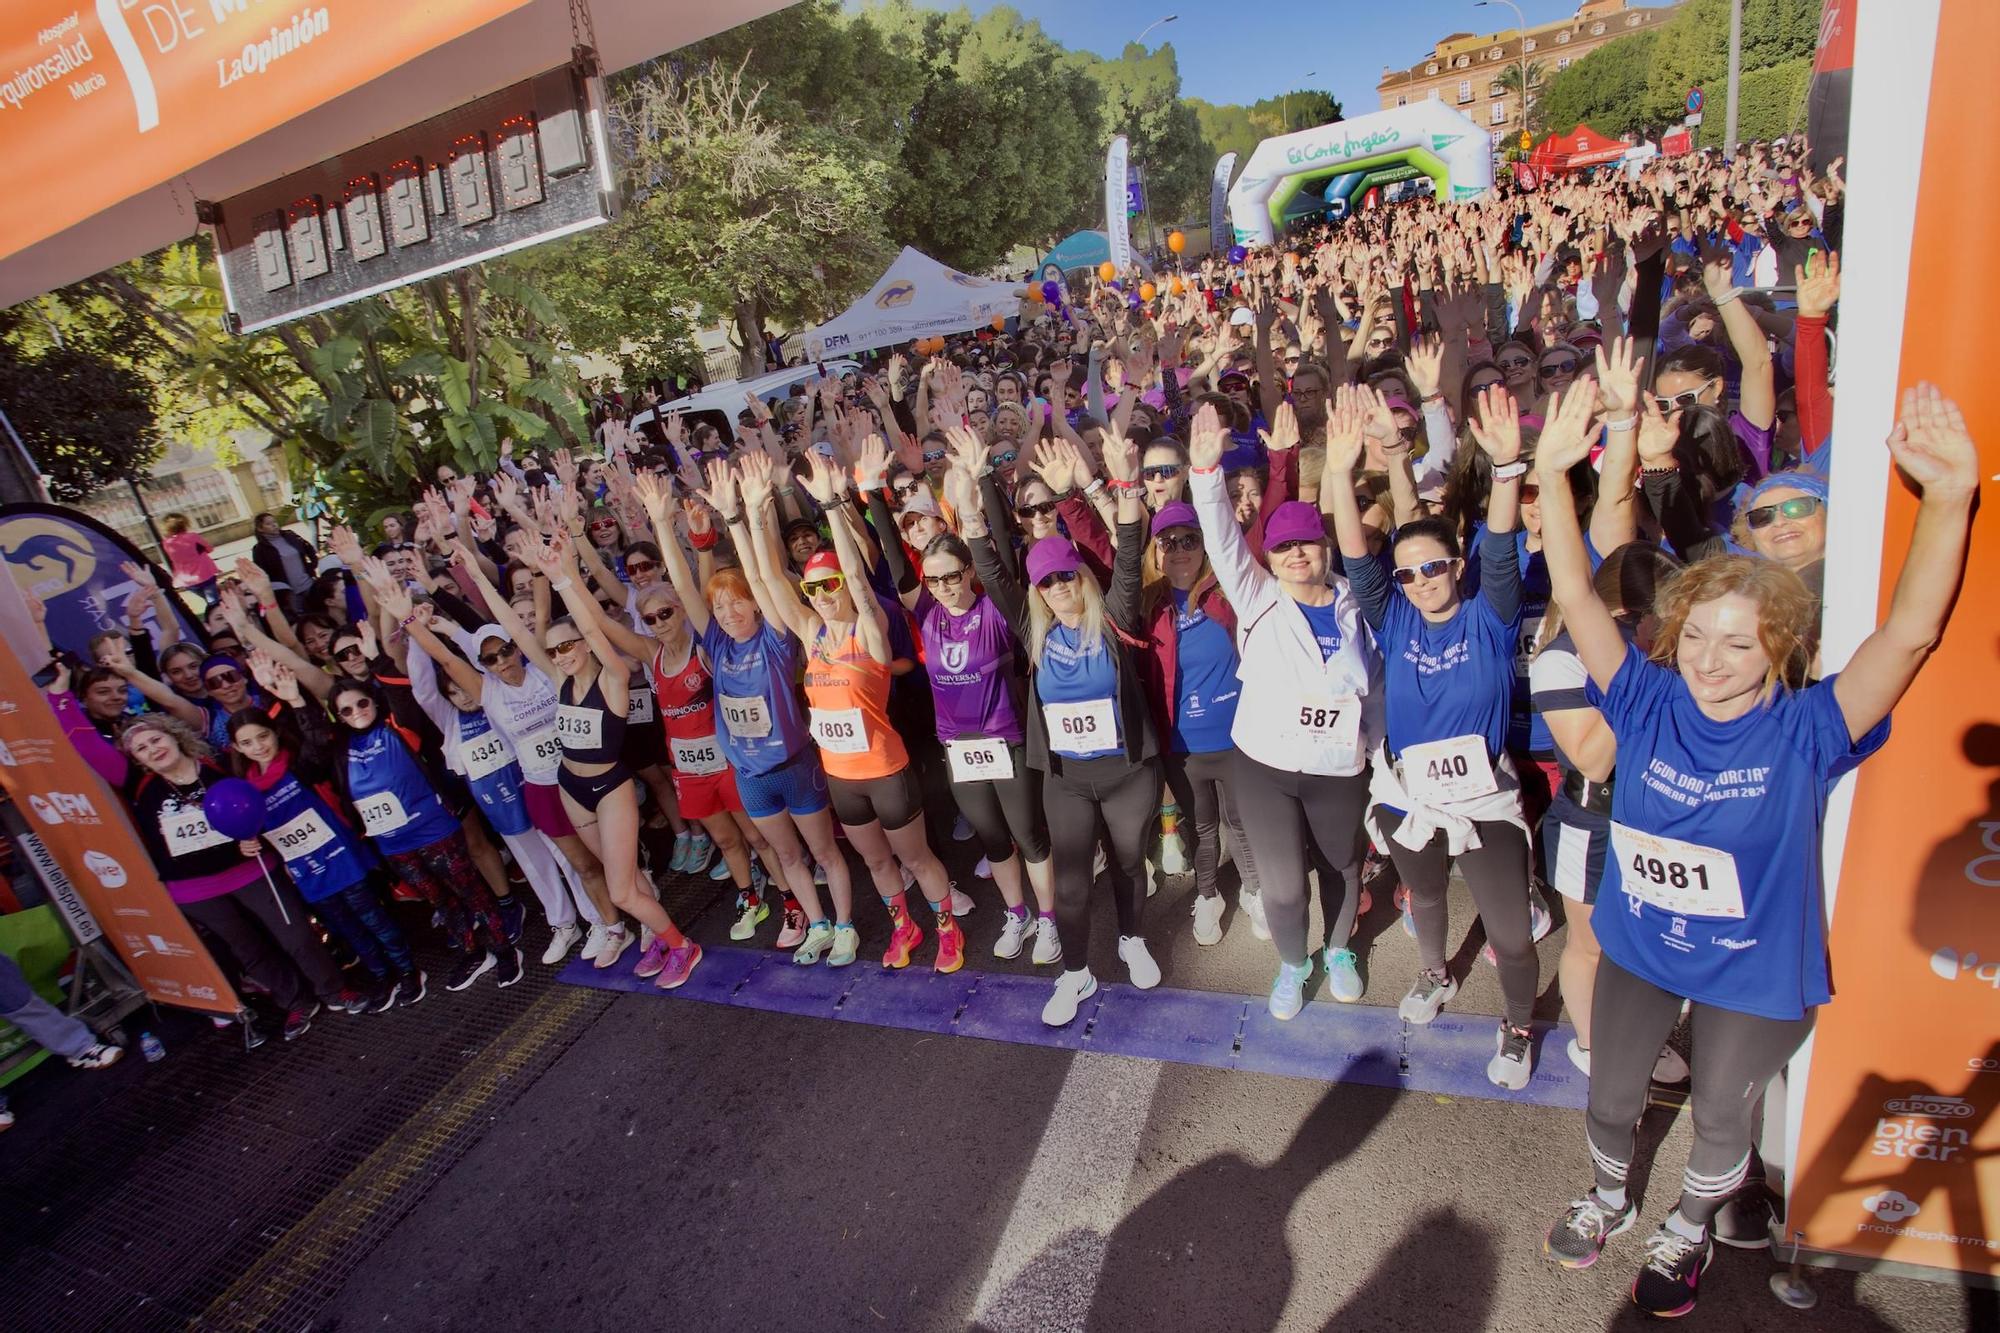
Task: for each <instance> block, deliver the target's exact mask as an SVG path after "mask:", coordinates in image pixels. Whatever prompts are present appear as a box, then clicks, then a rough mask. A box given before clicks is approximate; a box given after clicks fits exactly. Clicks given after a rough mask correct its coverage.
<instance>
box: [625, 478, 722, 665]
mask: <svg viewBox="0 0 2000 1333" xmlns="http://www.w3.org/2000/svg"><path fill="white" fill-rule="evenodd" d="M636 489H637V490H638V493H639V503H641V504H643V505H645V506H646V518H647V521H649V522H650V523H651V524H652V525H653V542H654V544H655V545H657V546H658V547H659V548H660V559H661V561H662V562H663V563H664V564H665V565H666V567H667V582H669V583H671V584H672V585H673V588H674V595H675V596H676V597H678V598H680V599H681V606H682V608H683V609H684V610H686V612H687V618H688V625H689V627H690V628H691V629H693V630H694V636H695V637H696V638H697V639H699V638H700V637H701V636H702V635H704V634H706V633H708V598H707V597H705V596H703V595H702V589H701V584H700V583H699V582H698V581H697V580H696V578H695V576H694V571H693V570H691V569H689V568H688V562H687V552H685V551H683V550H682V549H681V544H680V541H679V539H678V535H677V534H676V533H675V532H674V520H673V503H674V488H673V483H672V482H670V481H668V480H667V479H666V478H665V477H655V476H652V475H650V474H649V475H647V476H643V477H641V478H639V480H638V482H637V485H636ZM687 504H688V507H689V508H690V509H693V510H698V511H700V512H701V513H703V514H704V515H706V513H707V511H706V510H702V509H701V508H700V506H701V501H699V500H694V499H690V500H689V501H688V502H687Z"/></svg>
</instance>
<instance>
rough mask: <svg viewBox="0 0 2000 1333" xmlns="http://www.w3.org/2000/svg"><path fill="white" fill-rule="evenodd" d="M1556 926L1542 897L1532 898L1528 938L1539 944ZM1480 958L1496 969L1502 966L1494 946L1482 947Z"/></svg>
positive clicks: (1530, 900) (1529, 902)
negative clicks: (1543, 904) (1543, 903)
mask: <svg viewBox="0 0 2000 1333" xmlns="http://www.w3.org/2000/svg"><path fill="white" fill-rule="evenodd" d="M1554 925H1555V918H1554V917H1552V916H1550V915H1549V909H1548V908H1546V907H1544V906H1542V899H1541V895H1539V894H1535V895H1534V896H1532V897H1530V898H1529V900H1528V938H1529V939H1531V940H1534V941H1536V942H1538V943H1539V942H1540V940H1541V938H1542V937H1543V936H1544V935H1547V934H1548V933H1549V930H1550V929H1551V928H1552V927H1553V926H1554ZM1479 956H1480V957H1481V958H1484V959H1485V960H1486V961H1487V962H1488V963H1490V964H1492V965H1493V966H1494V967H1498V966H1500V956H1499V955H1498V954H1496V953H1494V952H1493V946H1492V945H1490V944H1486V945H1482V946H1480V950H1479Z"/></svg>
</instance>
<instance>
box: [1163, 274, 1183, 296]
mask: <svg viewBox="0 0 2000 1333" xmlns="http://www.w3.org/2000/svg"><path fill="white" fill-rule="evenodd" d="M1167 290H1168V291H1170V292H1172V293H1173V294H1174V295H1175V296H1179V295H1180V294H1181V293H1182V292H1184V291H1186V290H1187V283H1186V282H1185V281H1183V280H1182V279H1181V277H1180V276H1179V275H1178V274H1176V275H1175V277H1174V279H1173V281H1171V282H1169V283H1168V284H1167Z"/></svg>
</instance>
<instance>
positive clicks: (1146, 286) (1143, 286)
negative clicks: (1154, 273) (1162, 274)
mask: <svg viewBox="0 0 2000 1333" xmlns="http://www.w3.org/2000/svg"><path fill="white" fill-rule="evenodd" d="M1159 294H1160V289H1159V288H1158V287H1155V286H1154V285H1153V284H1152V283H1150V282H1142V283H1140V284H1139V299H1140V300H1141V301H1150V300H1152V299H1153V298H1154V297H1156V296H1158V295H1159Z"/></svg>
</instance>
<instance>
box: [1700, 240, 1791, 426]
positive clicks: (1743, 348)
mask: <svg viewBox="0 0 2000 1333" xmlns="http://www.w3.org/2000/svg"><path fill="white" fill-rule="evenodd" d="M1701 281H1702V285H1703V286H1704V287H1706V288H1707V289H1708V297H1709V299H1710V300H1711V301H1713V302H1715V309H1716V313H1717V314H1718V315H1720V316H1721V319H1722V328H1723V332H1725V333H1727V334H1728V335H1729V346H1730V348H1731V350H1733V351H1734V352H1735V353H1736V359H1737V361H1738V362H1739V363H1741V364H1742V367H1743V380H1742V384H1741V387H1740V390H1739V397H1738V400H1737V410H1738V411H1739V412H1741V413H1742V414H1743V419H1744V420H1745V421H1748V422H1749V423H1750V424H1751V425H1753V426H1755V427H1757V428H1758V429H1759V430H1769V429H1771V424H1772V423H1773V422H1774V421H1776V420H1777V419H1778V386H1777V379H1776V370H1775V369H1774V367H1773V366H1772V364H1771V346H1770V343H1769V342H1767V341H1766V340H1765V335H1764V330H1763V329H1761V328H1759V327H1758V326H1757V319H1756V316H1754V315H1752V314H1751V313H1750V310H1749V308H1748V307H1747V306H1745V305H1744V304H1743V302H1742V301H1741V300H1739V299H1738V297H1739V296H1740V293H1739V292H1737V290H1736V286H1735V284H1734V283H1733V282H1732V281H1731V280H1730V262H1729V251H1728V249H1727V248H1725V247H1714V246H1708V245H1706V244H1704V245H1703V246H1702V251H1701ZM1769 461H1770V460H1769V459H1768V458H1767V459H1765V460H1764V462H1765V463H1766V464H1767V465H1768V464H1769Z"/></svg>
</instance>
